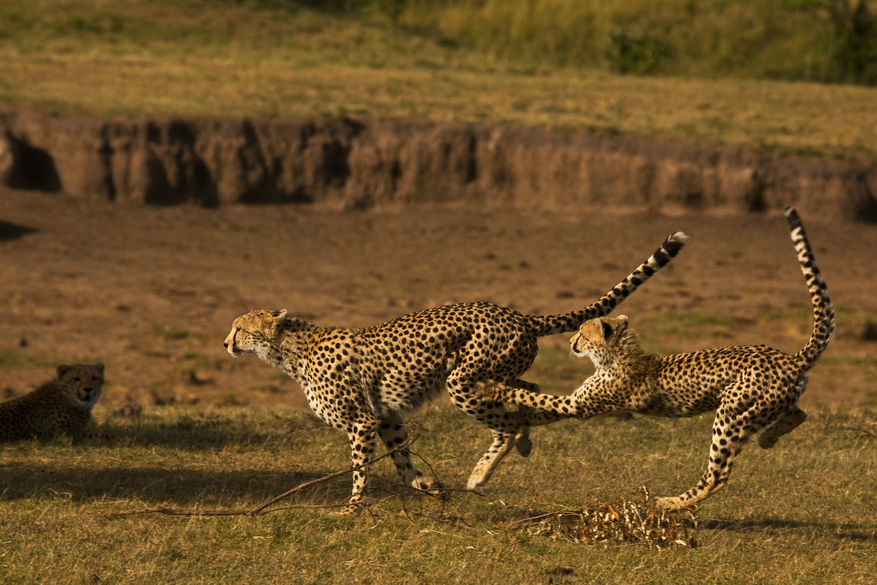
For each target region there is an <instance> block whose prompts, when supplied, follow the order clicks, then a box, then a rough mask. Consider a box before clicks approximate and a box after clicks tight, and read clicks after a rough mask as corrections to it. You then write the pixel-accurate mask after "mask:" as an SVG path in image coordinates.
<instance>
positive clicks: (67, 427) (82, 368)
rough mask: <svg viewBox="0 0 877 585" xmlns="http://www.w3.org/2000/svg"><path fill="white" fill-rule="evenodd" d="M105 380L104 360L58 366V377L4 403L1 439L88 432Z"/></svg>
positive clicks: (0, 424)
mask: <svg viewBox="0 0 877 585" xmlns="http://www.w3.org/2000/svg"><path fill="white" fill-rule="evenodd" d="M103 383H104V365H103V364H95V365H93V366H89V365H85V364H76V365H73V366H64V365H61V366H58V377H57V378H55V379H54V380H51V381H50V382H46V383H45V384H43V385H42V386H40V387H39V388H37V389H36V390H34V391H33V392H30V393H29V394H25V395H24V396H19V397H18V398H13V399H12V400H7V401H6V402H4V403H2V404H0V441H17V440H21V439H31V438H33V437H40V438H48V437H51V436H54V435H60V434H64V433H67V434H70V435H74V436H76V435H82V434H84V432H85V428H86V426H87V425H88V421H90V420H91V409H92V408H94V405H95V404H96V403H97V399H98V398H99V397H100V392H101V388H102V386H103Z"/></svg>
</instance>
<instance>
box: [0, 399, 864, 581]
mask: <svg viewBox="0 0 877 585" xmlns="http://www.w3.org/2000/svg"><path fill="white" fill-rule="evenodd" d="M874 414H875V413H874V412H873V411H870V410H866V409H854V410H847V411H837V412H836V411H820V412H813V413H811V418H810V419H808V421H807V423H806V424H805V425H804V426H802V427H801V428H800V429H798V430H797V431H796V432H795V433H793V434H791V435H790V436H789V437H786V438H784V439H783V440H782V441H781V442H780V444H779V445H778V446H777V447H776V448H775V449H774V450H772V451H761V450H759V449H757V448H750V449H748V450H746V451H744V453H743V455H742V457H741V459H740V460H739V463H738V465H737V467H736V468H735V471H734V474H733V475H732V479H731V482H730V484H729V485H728V487H727V488H725V490H723V491H722V492H720V493H719V494H717V495H716V496H714V497H713V498H711V499H710V500H708V501H707V502H706V503H704V504H702V505H701V507H700V510H699V527H698V528H697V529H696V531H695V535H696V538H697V540H698V541H699V543H700V546H699V547H698V548H695V549H694V550H688V549H684V548H677V549H669V550H662V551H657V550H650V549H649V548H648V547H646V546H642V545H633V544H626V545H621V544H598V545H576V544H572V543H569V542H565V541H563V540H556V539H551V538H548V537H546V536H542V535H537V534H534V533H532V532H531V531H528V530H526V529H510V528H509V527H510V526H511V525H512V524H513V523H514V522H516V521H518V520H521V519H524V518H527V517H529V516H532V515H535V514H539V513H545V512H550V511H555V510H561V509H571V510H574V509H581V508H582V507H591V506H594V505H597V504H599V503H602V502H607V501H611V500H613V499H617V498H619V497H624V498H636V497H637V491H638V489H639V486H641V485H646V486H648V487H649V488H650V490H651V492H652V494H656V495H660V494H673V493H677V492H680V491H682V490H683V489H686V488H687V487H690V485H692V484H693V483H694V482H695V481H696V480H697V478H698V477H699V476H700V473H701V472H702V469H703V466H704V465H705V463H706V452H707V449H706V447H707V445H706V442H707V441H708V438H709V433H710V431H709V428H710V417H708V416H706V417H698V418H694V419H687V420H663V419H649V418H644V417H637V418H635V419H633V420H630V421H616V420H614V419H595V420H592V421H589V422H587V423H580V422H576V421H565V422H561V423H557V424H555V425H552V426H550V427H543V428H540V429H537V430H536V431H535V432H534V439H535V444H536V450H535V451H534V453H533V454H532V455H531V457H530V458H529V459H523V458H520V457H519V456H517V455H510V456H509V457H508V458H507V459H506V460H505V461H504V462H503V464H502V466H501V467H500V469H499V471H498V473H497V474H496V476H495V477H494V478H493V480H492V481H491V483H490V484H488V486H487V490H486V493H485V495H484V496H477V495H474V494H470V493H466V492H459V491H455V492H452V493H453V495H452V499H451V501H450V503H446V504H445V503H441V502H437V501H434V500H432V499H429V498H425V497H422V496H419V495H416V494H412V493H410V492H408V491H406V490H405V489H403V488H402V487H401V486H400V485H399V484H398V483H397V482H396V481H395V478H394V477H393V471H392V469H391V466H390V465H389V464H388V463H387V462H386V461H383V462H380V463H379V464H378V465H377V466H376V467H377V469H376V477H375V478H374V488H375V489H374V491H373V497H374V500H375V502H374V505H373V506H372V508H371V510H370V513H365V514H363V515H361V516H360V517H357V518H352V519H351V518H342V517H337V516H335V515H333V514H332V513H331V512H330V511H329V512H327V511H322V510H295V509H288V510H283V511H279V512H275V513H271V514H268V515H265V516H260V517H255V518H248V517H168V516H162V515H156V514H152V515H150V514H146V515H135V516H122V517H112V516H108V515H106V513H107V512H112V511H119V510H131V509H137V508H142V507H144V506H167V507H172V508H201V509H208V508H209V509H214V508H220V509H243V508H252V507H255V506H256V505H258V504H260V503H262V502H264V501H266V500H268V499H269V498H271V497H273V496H275V495H278V494H280V493H282V492H283V491H285V490H287V489H288V488H291V487H294V486H295V485H298V484H299V483H302V482H304V481H307V480H311V479H315V478H318V477H320V476H322V475H325V474H328V473H330V472H333V471H336V470H340V469H343V468H344V467H345V466H346V465H347V458H348V453H347V446H346V440H345V439H344V438H343V436H342V435H341V434H339V433H337V432H335V431H332V430H330V429H328V428H327V427H325V426H323V424H322V423H321V422H319V421H318V420H316V419H315V417H313V416H311V415H309V414H304V413H301V412H292V411H282V412H273V411H268V410H260V409H252V408H250V409H242V408H236V407H234V408H225V409H213V410H198V409H195V408H192V407H166V408H158V409H154V410H153V411H152V412H150V413H148V414H147V415H145V416H143V417H142V418H140V419H134V420H129V419H126V420H120V419H115V418H112V419H110V420H108V421H107V422H104V423H102V424H101V425H100V426H99V431H100V433H101V434H105V435H107V436H108V438H100V439H91V440H86V441H79V442H74V441H70V440H69V439H57V440H54V441H49V442H44V443H40V442H23V443H18V444H12V445H5V446H2V447H0V462H2V463H0V471H2V474H0V494H2V495H0V507H2V510H3V514H2V515H0V534H2V537H0V570H2V571H3V574H4V582H6V583H40V582H57V581H58V580H62V579H63V580H64V581H65V582H68V583H96V582H100V583H153V582H163V583H167V582H171V583H195V582H205V583H208V582H209V583H232V582H250V583H289V582H297V583H321V582H335V581H339V582H340V581H344V582H350V583H377V582H381V583H384V582H448V583H451V582H460V583H499V582H515V583H519V582H537V583H539V582H542V583H544V582H548V580H549V577H550V578H551V579H552V580H553V582H554V583H592V582H595V581H599V582H605V583H698V584H699V583H755V582H758V583H767V582H770V583H823V582H843V583H867V582H870V580H871V578H872V577H873V573H874V571H875V570H877V557H875V555H874V550H875V544H877V520H875V518H877V514H875V512H877V499H875V497H874V490H873V486H874V485H875V481H877V465H875V458H874V456H873V449H874V444H875V443H874V441H875V439H874V438H873V433H874V430H875V427H874V423H873V420H874ZM99 418H101V419H102V418H103V417H102V416H99ZM413 419H414V421H416V422H417V423H418V424H419V426H420V428H421V436H420V438H419V439H418V441H417V442H416V443H415V445H414V451H415V452H417V453H418V454H420V455H422V456H423V457H424V458H425V459H426V460H427V461H429V463H430V464H431V467H432V469H433V470H434V471H435V473H436V474H437V475H438V476H439V477H440V478H441V479H442V480H443V481H444V482H445V483H446V484H447V485H448V486H449V487H451V488H452V489H453V488H459V487H461V486H462V485H463V484H464V483H465V478H466V477H467V475H468V473H469V471H470V470H471V469H470V468H471V466H472V465H473V464H474V462H475V460H476V459H477V457H478V455H479V454H480V452H481V451H482V450H483V449H484V448H486V446H487V443H488V435H487V433H486V432H485V431H484V429H482V428H480V427H478V426H477V425H473V424H471V422H470V421H469V420H468V419H467V418H466V417H465V416H463V415H462V414H461V413H459V412H458V411H456V410H455V409H454V408H453V407H451V406H450V405H447V404H439V405H434V406H431V407H429V408H428V409H427V410H426V411H424V412H420V413H418V414H416V415H415V416H414V417H413ZM869 433H870V434H869ZM423 467H425V466H423ZM348 490H349V477H344V478H339V479H337V480H333V481H331V482H328V483H324V484H319V485H317V486H315V487H313V488H312V489H310V490H309V491H305V492H304V493H301V494H297V495H296V496H294V497H293V498H292V500H290V501H289V502H288V503H290V504H325V503H334V502H339V501H342V500H343V499H344V497H345V496H346V494H347V492H348ZM434 518H444V519H447V520H449V519H451V518H453V519H454V521H456V522H459V523H462V524H465V525H467V526H469V527H471V529H467V528H464V527H461V526H460V525H459V524H458V525H454V524H452V523H449V522H448V521H441V520H435V519H434ZM561 569H569V570H571V571H572V572H571V574H568V573H567V572H566V571H562V570H561Z"/></svg>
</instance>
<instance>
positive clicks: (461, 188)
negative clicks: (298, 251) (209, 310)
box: [0, 112, 877, 222]
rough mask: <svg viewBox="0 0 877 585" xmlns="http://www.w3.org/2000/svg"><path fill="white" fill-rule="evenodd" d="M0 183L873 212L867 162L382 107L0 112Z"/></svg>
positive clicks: (835, 214) (279, 195)
mask: <svg viewBox="0 0 877 585" xmlns="http://www.w3.org/2000/svg"><path fill="white" fill-rule="evenodd" d="M0 183H4V184H7V185H9V186H11V187H17V188H24V189H39V190H44V191H57V192H65V193H67V194H69V195H70V196H74V197H81V198H86V199H105V200H111V201H117V202H138V203H147V204H157V205H172V204H179V203H185V202H194V203H197V204H201V205H205V206H215V205H222V204H227V203H241V202H243V203H279V202H283V203H306V204H315V205H329V206H334V207H346V208H358V209H365V208H369V207H373V206H386V205H398V204H408V203H416V202H475V203H483V204H496V205H512V206H517V207H525V208H561V209H562V208H570V207H588V206H597V207H602V208H606V207H617V208H650V209H658V210H660V209H666V208H686V209H719V208H721V209H730V210H737V211H750V212H759V211H767V210H774V209H781V208H783V207H785V206H787V205H798V206H801V207H802V208H806V209H807V212H808V213H810V214H812V213H820V214H821V215H823V216H824V217H826V218H832V219H845V220H855V221H868V222H877V168H869V167H862V166H855V165H851V164H846V163H842V162H833V161H822V160H807V159H798V158H793V157H776V156H768V155H758V154H754V153H749V152H745V151H741V150H738V149H733V148H724V147H702V146H695V145H690V144H679V143H672V142H666V141H661V140H657V139H648V138H642V137H623V136H622V137H605V136H597V135H594V134H590V133H587V132H561V131H549V130H541V129H524V128H509V127H483V126H475V125H464V124H431V123H417V122H411V121H398V120H396V121H371V122H367V123H359V122H352V121H339V122H332V121H291V120H233V119H207V120H205V119H167V120H134V121H113V122H107V121H102V120H94V119H69V118H67V119H60V118H51V117H46V116H41V115H39V114H34V113H29V112H6V113H2V114H0Z"/></svg>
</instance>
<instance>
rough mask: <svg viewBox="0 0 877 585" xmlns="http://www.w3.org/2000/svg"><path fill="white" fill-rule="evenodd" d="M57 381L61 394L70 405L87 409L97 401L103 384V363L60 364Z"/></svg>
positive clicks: (92, 406)
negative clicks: (91, 364)
mask: <svg viewBox="0 0 877 585" xmlns="http://www.w3.org/2000/svg"><path fill="white" fill-rule="evenodd" d="M58 381H59V382H60V384H59V387H60V389H61V394H62V395H63V396H64V399H65V400H66V401H67V402H68V403H69V404H70V405H71V406H73V407H74V408H77V409H79V410H85V411H89V410H91V409H92V408H94V405H95V404H96V403H97V399H98V398H99V397H100V392H101V388H103V385H104V365H103V364H94V365H93V366H89V365H86V364H75V365H72V366H65V365H60V366H58Z"/></svg>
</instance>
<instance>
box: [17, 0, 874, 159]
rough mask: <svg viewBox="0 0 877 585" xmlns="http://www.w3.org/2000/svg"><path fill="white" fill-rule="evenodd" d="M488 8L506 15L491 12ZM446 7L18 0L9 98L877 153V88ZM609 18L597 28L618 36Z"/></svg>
mask: <svg viewBox="0 0 877 585" xmlns="http://www.w3.org/2000/svg"><path fill="white" fill-rule="evenodd" d="M612 5H613V6H614V7H615V8H613V10H616V11H621V12H624V10H622V8H619V7H618V6H617V5H620V4H619V3H613V4H612ZM491 6H492V7H493V8H492V9H495V10H499V9H498V8H497V7H496V5H495V4H490V3H489V5H485V8H484V10H487V9H488V8H491ZM424 10H425V9H424ZM427 12H428V11H427ZM621 12H619V14H620V13H621ZM744 12H745V11H744ZM610 13H611V14H615V13H614V12H611V11H610ZM406 14H409V16H407V17H406V16H405V15H406ZM442 14H444V16H441V15H436V14H433V15H432V16H430V14H427V13H426V12H423V11H420V12H418V11H414V12H411V11H409V12H407V13H403V14H400V15H398V16H397V18H396V20H394V21H391V20H388V19H389V17H382V16H381V13H380V12H379V13H377V14H376V15H373V16H371V17H367V16H363V15H362V14H360V13H357V14H350V13H343V12H342V13H337V12H331V11H330V12H326V11H323V10H314V9H308V8H302V7H301V6H300V5H298V4H294V3H289V2H279V1H278V2H240V3H239V2H217V1H208V0H188V1H186V2H170V1H169V0H149V1H144V2H135V1H133V0H116V1H114V2H98V1H97V0H35V1H31V2H25V1H23V0H8V1H7V2H4V3H3V6H2V7H0V104H4V105H6V106H15V107H34V108H37V109H39V110H42V111H45V112H49V113H53V114H57V115H62V116H67V115H91V116H110V117H139V116H259V117H293V118H297V117H311V116H316V117H341V116H350V117H354V118H360V119H367V118H372V117H399V116H402V117H415V118H418V119H428V120H436V121H447V120H456V121H463V122H477V123H486V124H516V125H526V126H540V127H549V128H565V129H589V130H593V131H596V132H603V133H609V134H617V133H632V134H641V135H647V136H659V137H664V138H670V139H677V140H685V141H702V142H707V143H713V144H729V145H733V146H739V147H743V148H747V149H752V150H757V151H764V152H775V153H782V154H800V155H810V156H819V157H828V158H837V159H843V160H849V161H853V162H857V163H864V164H873V163H874V162H875V161H877V146H875V144H877V141H875V140H874V138H875V128H877V108H874V107H873V104H874V103H877V89H875V88H873V87H861V86H843V85H823V84H818V83H810V82H806V81H794V82H790V81H777V80H770V79H764V77H765V75H763V74H759V73H758V72H757V71H750V72H749V73H750V78H747V75H746V74H745V72H743V73H741V72H740V71H738V70H737V69H734V71H737V73H736V74H733V75H732V74H731V73H733V71H732V72H731V73H728V74H726V75H720V74H718V73H717V72H713V73H709V72H708V71H707V73H706V74H705V77H695V75H698V74H704V72H703V71H700V70H698V69H697V68H696V67H694V66H692V67H689V68H687V69H682V70H680V71H679V72H677V73H673V72H672V71H671V72H670V73H666V74H665V75H664V76H660V77H636V76H628V75H619V74H617V73H613V72H612V71H613V70H612V69H611V68H609V67H604V66H600V65H599V63H596V64H593V63H592V64H589V62H586V60H585V61H582V60H581V59H580V60H579V61H576V60H572V61H573V62H572V64H570V63H569V62H568V61H569V60H567V61H564V60H557V59H555V60H551V59H548V58H546V59H544V60H540V61H538V62H535V61H534V60H533V59H532V58H526V55H527V54H529V53H528V52H527V50H526V48H523V49H520V50H517V51H516V52H512V53H508V54H504V53H502V54H501V53H497V51H495V50H493V49H491V48H490V47H487V46H481V45H480V44H479V43H477V42H474V41H473V42H464V40H465V39H464V37H465V36H466V34H468V33H465V31H463V30H462V29H460V31H458V33H453V34H451V32H448V31H450V30H451V29H453V28H454V26H457V28H459V27H460V26H462V25H461V24H460V23H466V22H470V21H472V20H473V19H474V18H475V16H471V17H468V16H466V14H461V13H460V12H459V10H457V12H454V11H453V10H451V9H448V12H447V13H442ZM455 14H456V16H454V15H455ZM479 14H480V16H478V18H482V19H483V18H487V16H486V13H483V11H482V13H479ZM439 16H441V18H439ZM757 16H758V15H757V14H754V15H746V14H743V13H741V14H740V15H737V16H735V18H737V17H739V18H743V19H744V20H745V19H749V20H752V19H754V18H756V17H757ZM415 17H416V21H415V20H412V19H415ZM406 18H407V20H406ZM496 18H498V19H500V20H502V18H505V17H502V18H501V17H500V16H499V15H497V16H496ZM521 18H523V17H518V20H521ZM618 18H621V16H618ZM442 19H444V20H442ZM449 19H450V20H449ZM453 19H456V20H453ZM777 20H781V19H777ZM453 22H458V25H459V26H458V25H454V26H452V24H453ZM730 22H733V20H732V21H730ZM406 23H407V24H406ZM430 23H431V24H430ZM442 23H445V24H442ZM449 23H450V24H449ZM549 24H550V23H549ZM595 26H597V25H595ZM608 26H609V25H608V24H606V23H604V24H601V25H600V27H598V29H595V32H594V33H593V35H596V36H597V37H599V38H601V39H602V38H604V37H605V36H606V35H607V34H608V33H607V32H606V30H608V28H607V27H608ZM656 26H657V25H656ZM680 26H681V25H680ZM704 26H706V25H704ZM710 26H712V27H713V28H714V27H715V26H717V25H716V23H713V24H712V25H710ZM430 27H432V28H430ZM442 27H445V28H444V29H443V28H442ZM449 27H450V28H449ZM706 28H707V29H709V27H706ZM730 28H733V27H730ZM445 29H447V31H446V33H447V34H445V33H441V34H439V33H440V32H441V31H442V30H445ZM604 29H606V30H604ZM454 30H456V29H454ZM674 30H675V29H674ZM705 30H706V29H705ZM794 30H796V31H798V33H796V34H800V35H802V36H800V37H795V39H796V40H795V42H797V43H803V44H805V45H807V44H808V43H809V44H810V45H812V44H813V43H815V42H816V41H813V40H812V39H810V37H808V36H807V34H809V33H808V32H807V31H810V30H811V29H810V28H808V27H804V26H800V27H798V28H796V29H794ZM430 31H431V32H430ZM701 32H702V34H703V35H704V36H706V37H708V36H709V34H712V33H709V31H708V30H707V31H706V32H703V31H701ZM714 32H715V31H714ZM805 33H806V34H805ZM521 34H522V35H523V34H524V33H521ZM668 34H671V35H672V36H674V37H675V36H678V35H679V33H677V32H673V31H671V32H669V33H668ZM777 34H780V33H777ZM783 34H784V33H783ZM448 35H451V37H453V38H457V37H460V38H459V39H458V40H455V41H453V42H449V41H448V38H449V37H448ZM454 35H456V36H454ZM524 36H525V37H526V35H524ZM585 36H587V35H585ZM522 38H523V37H522ZM780 38H783V37H782V36H781V35H780ZM452 40H453V39H452ZM504 42H505V41H503V40H502V39H501V38H500V39H498V40H496V41H495V45H496V46H506V45H504V44H502V43H504ZM753 42H754V41H753ZM771 46H773V45H771ZM808 46H809V45H808ZM568 50H569V51H572V50H573V48H570V49H568ZM601 50H602V49H601ZM716 50H718V49H716ZM722 50H723V51H728V52H729V53H730V54H733V55H740V54H743V53H745V51H743V53H741V51H742V49H739V48H738V49H734V47H725V48H723V49H722ZM784 50H785V51H786V53H788V54H790V55H798V56H799V53H800V51H797V50H796V49H793V48H787V49H784ZM704 51H705V49H704ZM707 53H709V52H708V51H705V53H704V54H707ZM760 54H761V53H759V55H760ZM704 58H706V57H704ZM753 59H754V57H753ZM762 59H763V60H764V61H767V62H775V61H776V59H771V58H768V57H762ZM580 61H581V63H580ZM683 74H684V75H685V77H682V76H681V75H683ZM674 75H675V76H674ZM753 76H755V77H759V78H761V79H760V80H754V79H752V77H753ZM779 77H783V76H779ZM786 77H788V76H786ZM783 78H784V77H783Z"/></svg>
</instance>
